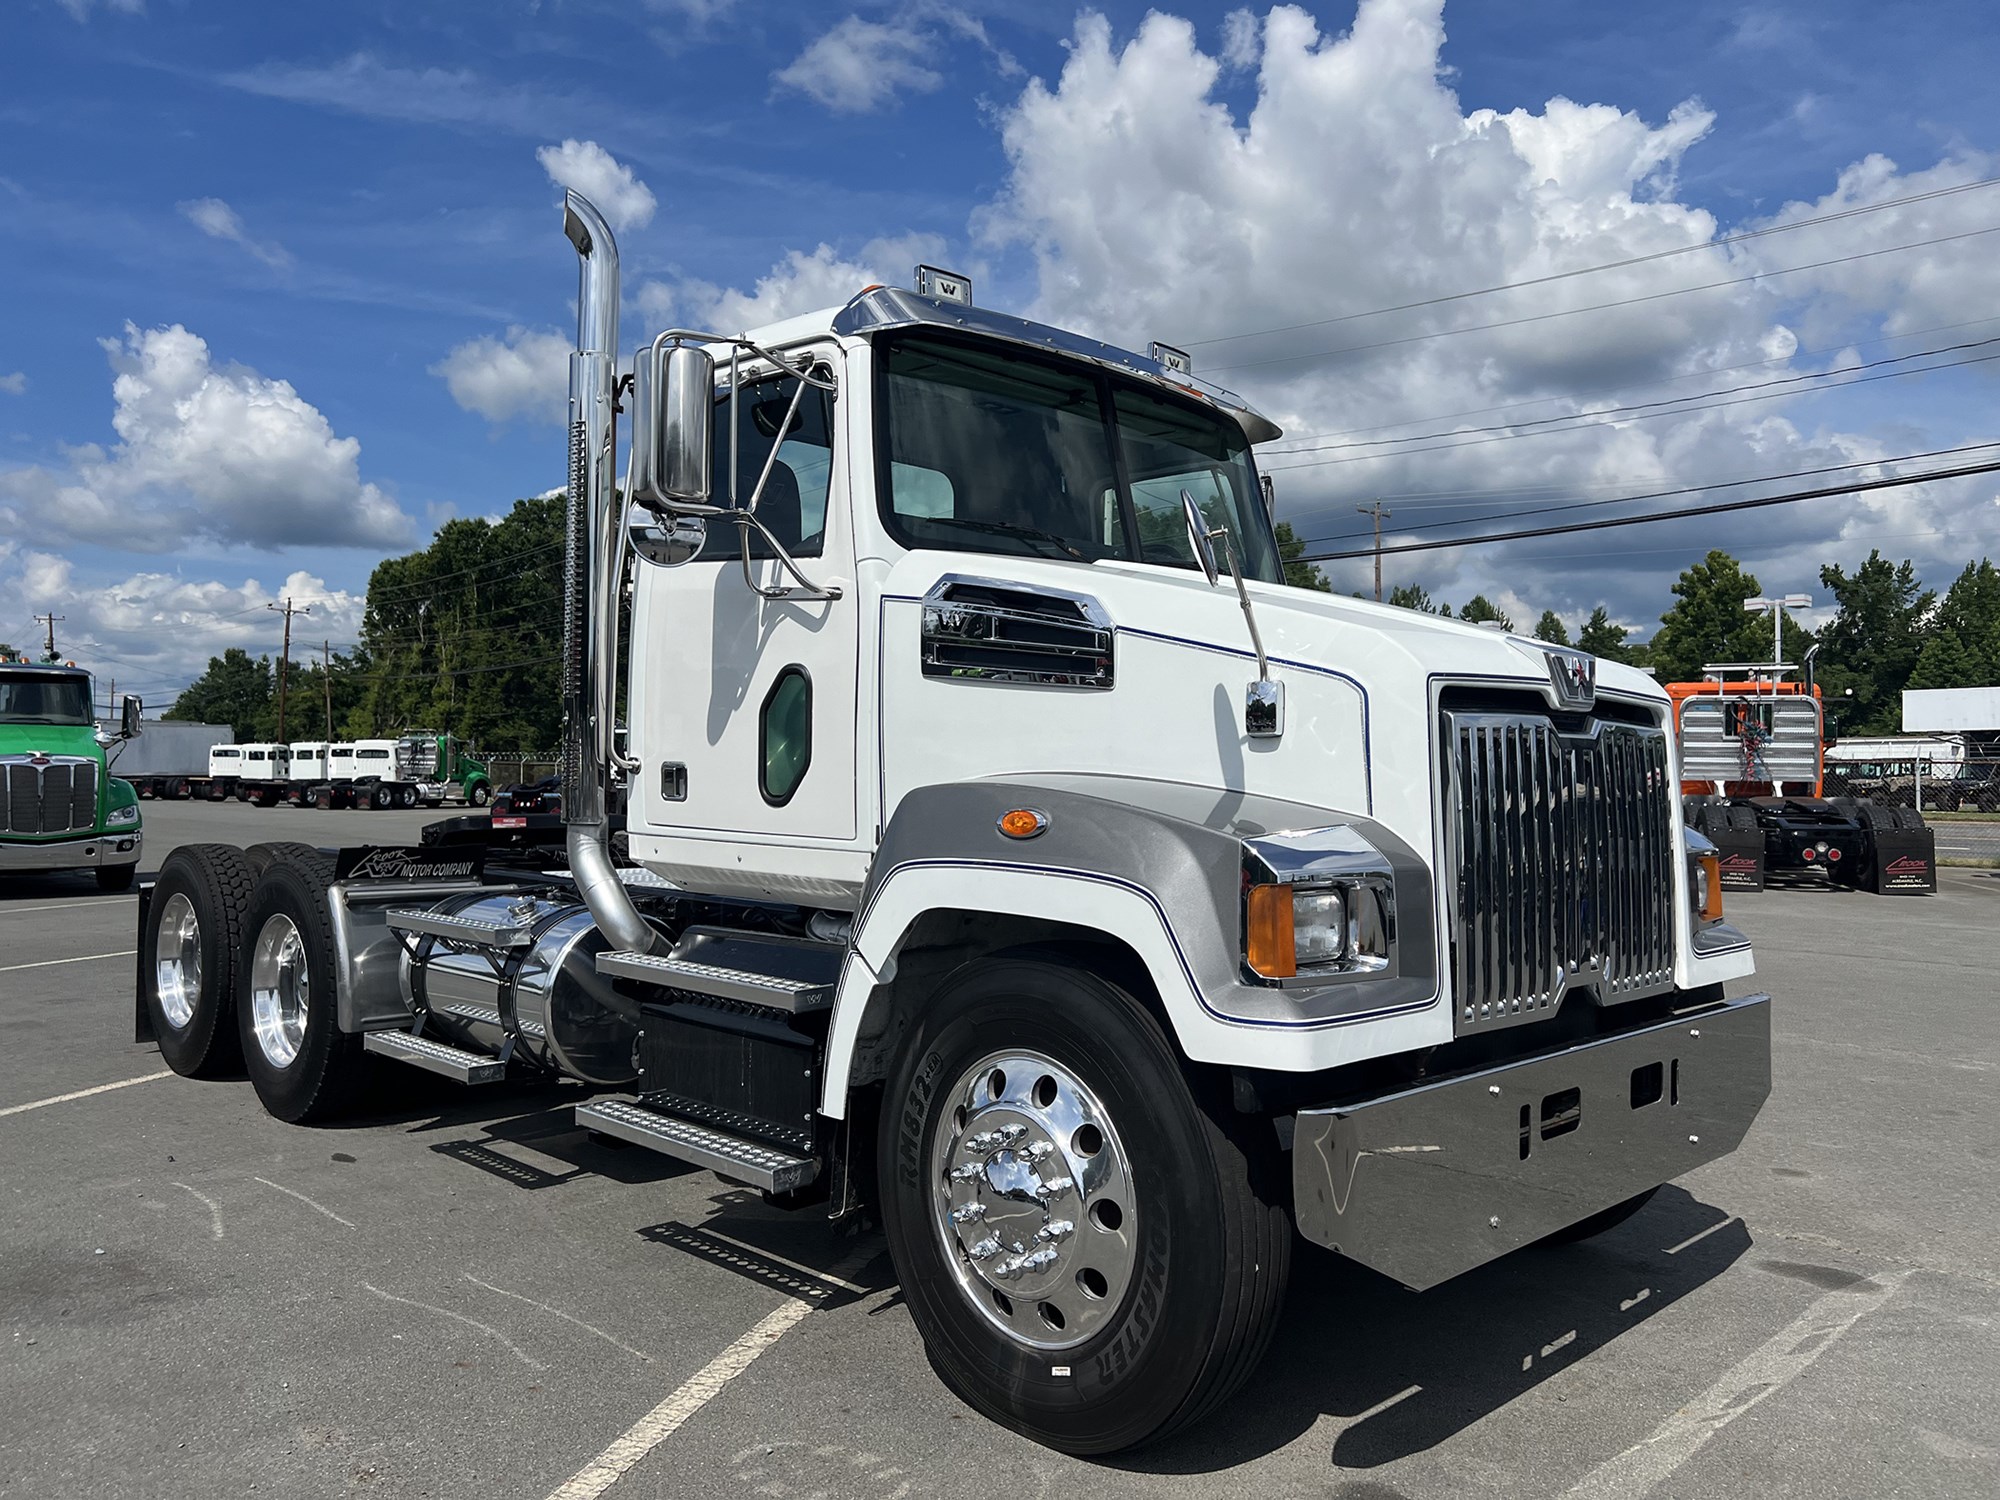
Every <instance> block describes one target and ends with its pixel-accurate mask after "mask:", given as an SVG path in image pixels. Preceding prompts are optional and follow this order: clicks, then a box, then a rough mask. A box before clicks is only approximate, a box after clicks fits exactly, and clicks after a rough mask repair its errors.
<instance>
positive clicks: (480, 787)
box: [465, 781, 493, 807]
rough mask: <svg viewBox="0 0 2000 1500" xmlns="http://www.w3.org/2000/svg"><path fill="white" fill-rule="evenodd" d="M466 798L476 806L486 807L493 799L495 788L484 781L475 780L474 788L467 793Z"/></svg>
mask: <svg viewBox="0 0 2000 1500" xmlns="http://www.w3.org/2000/svg"><path fill="white" fill-rule="evenodd" d="M465 800H466V801H467V802H470V803H471V804H472V805H473V806H474V807H484V806H485V805H486V804H487V803H489V802H491V801H492V800H493V788H492V787H491V786H489V785H487V784H486V783H485V782H483V781H475V782H474V783H473V784H472V790H471V791H469V792H467V793H466V794H465Z"/></svg>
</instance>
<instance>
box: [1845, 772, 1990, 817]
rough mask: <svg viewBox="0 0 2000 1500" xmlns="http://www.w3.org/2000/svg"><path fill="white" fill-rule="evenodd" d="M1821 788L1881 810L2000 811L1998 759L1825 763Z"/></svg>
mask: <svg viewBox="0 0 2000 1500" xmlns="http://www.w3.org/2000/svg"><path fill="white" fill-rule="evenodd" d="M1824 787H1825V792H1826V795H1827V796H1829V797H1854V798H1858V799H1862V800H1865V801H1869V802H1876V803H1880V804H1881V805H1882V806H1884V807H1914V808H1921V809H1922V810H1923V811H1925V812H1988V813H1990V812H2000V760H1975V759H1971V758H1968V759H1966V760H1963V761H1938V760H1875V761H1833V760H1829V761H1828V762H1827V763H1826V773H1825V781H1824Z"/></svg>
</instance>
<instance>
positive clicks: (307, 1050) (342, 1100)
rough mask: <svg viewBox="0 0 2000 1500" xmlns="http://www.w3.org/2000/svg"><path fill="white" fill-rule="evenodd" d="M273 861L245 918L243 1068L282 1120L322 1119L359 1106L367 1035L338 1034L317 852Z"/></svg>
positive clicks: (240, 997)
mask: <svg viewBox="0 0 2000 1500" xmlns="http://www.w3.org/2000/svg"><path fill="white" fill-rule="evenodd" d="M305 855H309V856H310V858H307V857H305V856H304V855H299V856H294V857H291V858H280V859H273V860H272V861H271V862H270V863H269V864H268V866H267V867H266V868H265V870H264V872H263V874H262V877H261V879H260V880H259V882H258V885H257V891H256V894H255V895H254V896H253V897H252V898H251V901H250V904H249V907H248V910H247V911H246V913H245V915H244V919H243V930H242V945H243V946H242V953H241V957H240V959H239V962H238V964H237V973H236V1021H237V1030H238V1035H239V1037H240V1039H241V1047H242V1053H243V1065H244V1068H245V1070H246V1071H247V1072H248V1073H249V1074H250V1082H251V1083H252V1085H254V1086H255V1088H256V1090H257V1097H258V1098H259V1099H260V1100H261V1101H263V1105H264V1108H265V1109H266V1110H267V1111H269V1112H270V1113H271V1114H273V1115H275V1116H276V1117H277V1118H278V1119H280V1120H288V1121H291V1122H293V1123H302V1122H305V1121H309V1120H320V1119H325V1118H327V1117H329V1116H331V1115H334V1114H337V1113H339V1112H340V1111H341V1110H343V1109H345V1108H346V1107H347V1106H348V1104H349V1103H350V1102H351V1101H352V1099H353V1096H354V1093H355V1090H356V1089H357V1087H358V1085H359V1083H360V1080H361V1074H362V1065H363V1059H362V1053H361V1038H360V1037H358V1036H353V1035H349V1034H348V1033H346V1032H343V1031H342V1030H341V1029H340V1024H339V1016H338V1011H337V1006H336V1000H335V981H334V973H335V970H334V965H335V963H336V961H337V960H336V952H337V950H336V946H335V942H334V934H333V915H332V908H331V905H330V903H329V902H328V899H327V884H328V881H329V879H330V877H331V874H332V871H331V869H330V867H329V864H328V862H327V861H326V859H325V856H323V855H321V854H319V852H318V851H317V850H307V851H305Z"/></svg>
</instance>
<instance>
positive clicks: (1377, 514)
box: [1354, 500, 1395, 604]
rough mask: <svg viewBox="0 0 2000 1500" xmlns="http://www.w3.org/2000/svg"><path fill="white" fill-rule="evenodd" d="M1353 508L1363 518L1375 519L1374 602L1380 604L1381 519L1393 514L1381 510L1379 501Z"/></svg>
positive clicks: (1390, 511) (1389, 511)
mask: <svg viewBox="0 0 2000 1500" xmlns="http://www.w3.org/2000/svg"><path fill="white" fill-rule="evenodd" d="M1354 508H1355V509H1356V510H1358V511H1360V512H1361V514H1362V515H1364V516H1373V517H1374V518H1375V602H1376V603H1377V604H1380V603H1381V602H1382V519H1383V517H1385V516H1392V515H1394V514H1395V512H1394V511H1392V510H1384V509H1382V502H1381V501H1380V500H1377V501H1376V502H1375V503H1374V504H1373V505H1357V506H1355V507H1354Z"/></svg>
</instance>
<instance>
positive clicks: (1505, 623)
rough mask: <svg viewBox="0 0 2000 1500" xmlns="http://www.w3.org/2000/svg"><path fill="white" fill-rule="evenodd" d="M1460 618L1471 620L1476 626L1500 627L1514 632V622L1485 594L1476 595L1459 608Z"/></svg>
mask: <svg viewBox="0 0 2000 1500" xmlns="http://www.w3.org/2000/svg"><path fill="white" fill-rule="evenodd" d="M1458 617H1459V618H1460V619H1461V620H1470V621H1471V622H1472V623H1473V624H1475V625H1483V624H1491V625H1498V626H1499V627H1500V628H1501V629H1502V630H1512V629H1513V628H1514V622H1513V621H1512V620H1510V619H1508V618H1507V612H1506V611H1505V610H1503V609H1502V608H1500V606H1499V605H1497V604H1495V603H1494V602H1493V601H1492V600H1491V599H1488V598H1487V597H1486V596H1485V595H1484V594H1474V595H1473V596H1472V597H1471V598H1470V599H1468V600H1466V601H1465V603H1464V604H1463V605H1462V606H1461V607H1460V608H1459V611H1458Z"/></svg>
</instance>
